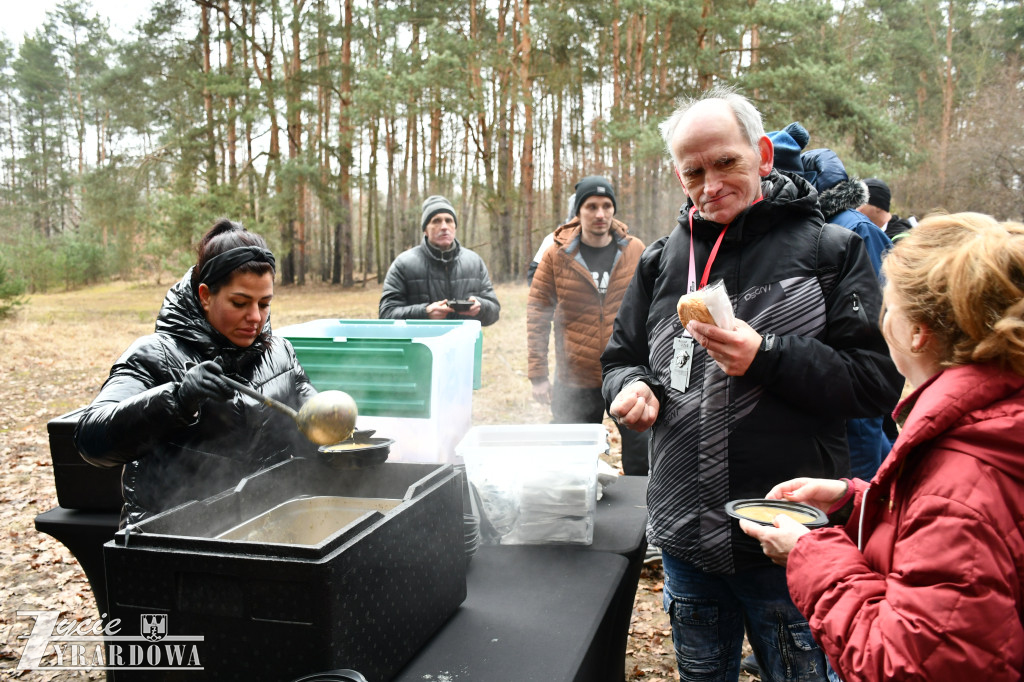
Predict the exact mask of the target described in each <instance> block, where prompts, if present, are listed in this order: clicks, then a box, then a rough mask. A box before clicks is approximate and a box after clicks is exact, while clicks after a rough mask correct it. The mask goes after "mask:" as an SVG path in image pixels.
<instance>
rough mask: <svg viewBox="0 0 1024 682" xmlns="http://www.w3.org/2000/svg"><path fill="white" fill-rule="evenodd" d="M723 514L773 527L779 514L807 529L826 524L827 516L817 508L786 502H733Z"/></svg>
mask: <svg viewBox="0 0 1024 682" xmlns="http://www.w3.org/2000/svg"><path fill="white" fill-rule="evenodd" d="M725 513H726V514H728V515H729V516H731V517H733V518H734V519H746V520H747V521H753V522H754V523H759V524H761V525H762V526H773V525H775V517H776V516H778V515H779V514H782V515H784V516H788V517H789V518H791V519H793V520H794V521H796V522H797V523H802V524H804V525H805V526H807V527H808V528H817V527H819V526H824V525H825V524H826V523H828V516H826V515H825V512H823V511H821V510H820V509H818V508H817V507H812V506H811V505H809V504H803V503H802V502H787V501H786V500H767V499H763V498H762V499H753V500H733V501H732V502H728V503H726V505H725Z"/></svg>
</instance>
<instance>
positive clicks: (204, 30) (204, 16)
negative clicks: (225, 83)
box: [200, 5, 217, 190]
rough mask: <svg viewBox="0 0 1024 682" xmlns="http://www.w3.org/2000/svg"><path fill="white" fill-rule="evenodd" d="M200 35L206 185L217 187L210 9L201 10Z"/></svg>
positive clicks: (203, 6) (210, 188) (209, 187)
mask: <svg viewBox="0 0 1024 682" xmlns="http://www.w3.org/2000/svg"><path fill="white" fill-rule="evenodd" d="M200 34H201V35H202V37H203V109H204V110H205V112H206V183H207V186H208V187H207V189H209V190H212V189H213V188H214V187H216V186H217V141H216V136H215V135H214V132H213V93H211V92H210V78H211V77H212V74H211V67H210V8H209V7H207V6H206V5H202V7H201V9H200Z"/></svg>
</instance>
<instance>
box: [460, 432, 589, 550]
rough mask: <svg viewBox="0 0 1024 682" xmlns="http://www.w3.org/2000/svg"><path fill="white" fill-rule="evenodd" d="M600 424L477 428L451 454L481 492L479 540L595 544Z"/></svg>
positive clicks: (497, 542) (513, 542) (490, 541)
mask: <svg viewBox="0 0 1024 682" xmlns="http://www.w3.org/2000/svg"><path fill="white" fill-rule="evenodd" d="M607 450H608V436H607V431H606V430H605V428H604V426H603V425H602V424H528V425H508V426H477V427H473V428H472V429H470V430H469V432H468V433H467V434H466V436H465V438H463V439H462V442H460V443H459V445H458V446H457V447H456V449H455V453H456V457H457V459H461V460H462V461H464V462H465V464H466V473H467V475H468V476H469V481H470V483H472V484H473V486H474V488H475V489H476V490H477V491H478V492H479V494H480V498H481V503H482V507H483V509H482V510H480V513H481V540H482V541H483V542H485V543H490V544H499V543H500V544H583V545H589V544H590V543H591V542H593V539H594V510H595V509H596V505H597V461H598V456H599V455H600V454H601V453H602V452H607Z"/></svg>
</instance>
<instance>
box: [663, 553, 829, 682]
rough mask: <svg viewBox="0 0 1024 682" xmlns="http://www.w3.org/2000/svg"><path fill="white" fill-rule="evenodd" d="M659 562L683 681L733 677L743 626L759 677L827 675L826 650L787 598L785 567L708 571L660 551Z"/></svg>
mask: <svg viewBox="0 0 1024 682" xmlns="http://www.w3.org/2000/svg"><path fill="white" fill-rule="evenodd" d="M662 566H663V567H664V569H665V590H664V593H663V598H664V603H665V611H666V612H667V613H668V615H669V620H670V621H671V623H672V643H673V646H674V647H675V652H676V666H677V667H678V668H679V679H680V680H681V681H682V682H691V681H696V680H701V681H706V682H736V680H738V679H739V674H740V658H741V653H740V652H741V649H742V647H743V631H744V629H746V630H747V633H748V638H749V640H750V646H751V647H752V648H753V649H754V655H755V656H757V661H758V665H760V667H761V679H762V680H763V681H764V682H781V681H782V680H795V681H800V682H812V681H813V682H824V681H825V680H826V679H828V678H827V672H826V670H827V663H826V659H825V654H824V652H823V651H822V650H821V649H820V648H819V647H818V645H817V643H816V642H815V641H814V638H813V637H812V636H811V628H810V626H809V625H808V624H807V620H806V619H805V618H804V617H803V615H801V614H800V612H799V611H798V610H797V608H796V606H795V605H794V604H793V600H792V599H790V597H789V588H788V587H787V586H786V569H784V568H782V567H781V566H774V565H773V566H766V567H764V568H755V569H750V570H746V571H742V572H740V573H737V574H735V575H713V574H710V573H705V572H704V571H702V570H700V569H699V568H697V567H696V566H694V565H693V564H691V563H689V562H687V561H683V560H682V559H679V558H677V557H674V556H671V555H670V554H667V553H663V554H662Z"/></svg>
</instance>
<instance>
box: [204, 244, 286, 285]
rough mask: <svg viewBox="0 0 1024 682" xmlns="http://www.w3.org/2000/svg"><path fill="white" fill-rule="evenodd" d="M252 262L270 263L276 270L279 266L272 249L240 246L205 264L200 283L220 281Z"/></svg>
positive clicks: (218, 255)
mask: <svg viewBox="0 0 1024 682" xmlns="http://www.w3.org/2000/svg"><path fill="white" fill-rule="evenodd" d="M250 261H260V262H262V263H270V267H272V268H275V269H276V266H277V263H276V261H275V260H274V254H273V253H271V252H270V249H264V248H263V247H261V246H238V247H235V248H233V249H228V250H227V251H225V252H224V253H220V254H217V255H216V256H214V257H213V258H211V259H210V260H208V261H206V262H205V263H203V269H202V270H200V271H199V283H200V284H209V283H210V282H217V281H220V280H221V279H222V278H224V277H226V276H227V275H229V274H231V273H232V272H233V271H234V270H235V269H236V268H238V267H239V266H242V265H245V264H246V263H248V262H250Z"/></svg>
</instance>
